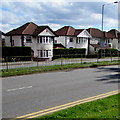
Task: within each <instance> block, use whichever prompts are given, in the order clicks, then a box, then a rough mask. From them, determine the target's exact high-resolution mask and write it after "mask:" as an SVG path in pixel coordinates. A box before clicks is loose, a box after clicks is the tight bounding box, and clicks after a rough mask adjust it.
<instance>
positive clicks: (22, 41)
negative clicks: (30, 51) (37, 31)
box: [21, 35, 25, 47]
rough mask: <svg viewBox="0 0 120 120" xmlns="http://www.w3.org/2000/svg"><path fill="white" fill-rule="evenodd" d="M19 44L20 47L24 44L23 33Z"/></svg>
mask: <svg viewBox="0 0 120 120" xmlns="http://www.w3.org/2000/svg"><path fill="white" fill-rule="evenodd" d="M21 45H22V47H23V46H25V45H24V36H23V35H22V36H21Z"/></svg>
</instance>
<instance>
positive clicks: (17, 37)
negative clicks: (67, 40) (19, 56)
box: [5, 22, 56, 60]
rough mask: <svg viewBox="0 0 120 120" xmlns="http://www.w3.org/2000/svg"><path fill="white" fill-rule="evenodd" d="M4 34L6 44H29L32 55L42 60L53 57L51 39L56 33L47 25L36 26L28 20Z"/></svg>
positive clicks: (52, 39)
mask: <svg viewBox="0 0 120 120" xmlns="http://www.w3.org/2000/svg"><path fill="white" fill-rule="evenodd" d="M6 35H7V36H6V38H5V43H6V46H29V47H31V50H32V53H33V57H34V58H36V57H38V58H39V59H42V60H43V59H44V60H46V59H49V60H51V59H52V57H53V41H54V37H55V36H56V34H55V33H54V31H53V30H52V29H51V28H50V27H48V26H38V25H36V24H34V23H33V22H29V23H26V24H24V25H22V26H21V27H19V28H17V29H13V30H12V31H10V32H8V33H7V34H6ZM16 52H17V51H16Z"/></svg>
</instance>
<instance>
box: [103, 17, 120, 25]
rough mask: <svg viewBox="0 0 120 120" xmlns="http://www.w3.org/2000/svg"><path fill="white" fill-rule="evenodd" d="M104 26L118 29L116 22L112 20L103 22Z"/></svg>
mask: <svg viewBox="0 0 120 120" xmlns="http://www.w3.org/2000/svg"><path fill="white" fill-rule="evenodd" d="M104 26H105V27H118V20H115V19H112V18H109V19H106V20H105V22H104Z"/></svg>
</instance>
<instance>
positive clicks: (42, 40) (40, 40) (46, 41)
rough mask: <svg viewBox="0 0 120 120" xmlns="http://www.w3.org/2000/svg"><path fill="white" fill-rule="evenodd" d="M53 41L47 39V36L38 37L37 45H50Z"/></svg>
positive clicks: (50, 38) (51, 38)
mask: <svg viewBox="0 0 120 120" xmlns="http://www.w3.org/2000/svg"><path fill="white" fill-rule="evenodd" d="M53 40H54V38H53V37H48V36H39V37H38V43H42V44H50V43H51V42H52V41H53Z"/></svg>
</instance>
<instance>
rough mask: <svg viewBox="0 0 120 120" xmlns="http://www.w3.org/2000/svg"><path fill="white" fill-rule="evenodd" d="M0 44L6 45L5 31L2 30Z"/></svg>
mask: <svg viewBox="0 0 120 120" xmlns="http://www.w3.org/2000/svg"><path fill="white" fill-rule="evenodd" d="M0 46H5V33H3V32H2V31H0Z"/></svg>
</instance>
